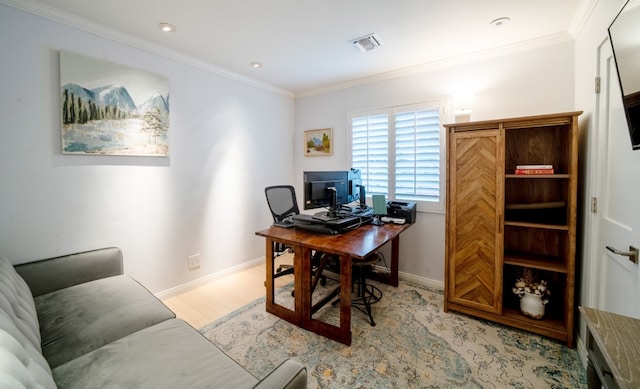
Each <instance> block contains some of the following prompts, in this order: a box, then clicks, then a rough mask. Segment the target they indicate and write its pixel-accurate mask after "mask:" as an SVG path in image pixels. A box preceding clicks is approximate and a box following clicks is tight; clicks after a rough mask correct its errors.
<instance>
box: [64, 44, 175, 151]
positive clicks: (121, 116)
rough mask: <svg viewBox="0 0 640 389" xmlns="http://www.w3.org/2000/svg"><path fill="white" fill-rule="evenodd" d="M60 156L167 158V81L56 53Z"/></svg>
mask: <svg viewBox="0 0 640 389" xmlns="http://www.w3.org/2000/svg"><path fill="white" fill-rule="evenodd" d="M60 86H61V100H60V102H61V109H62V152H63V153H64V154H85V155H89V154H90V155H135V156H168V155H169V80H168V79H167V78H166V77H164V76H161V75H158V74H154V73H151V72H147V71H144V70H139V69H134V68H131V67H127V66H123V65H118V64H115V63H111V62H107V61H101V60H98V59H94V58H90V57H86V56H83V55H79V54H75V53H70V52H65V51H61V52H60Z"/></svg>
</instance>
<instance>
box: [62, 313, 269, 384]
mask: <svg viewBox="0 0 640 389" xmlns="http://www.w3.org/2000/svg"><path fill="white" fill-rule="evenodd" d="M53 377H54V378H55V381H56V384H57V385H58V387H59V388H150V389H159V388H171V389H173V388H233V389H238V388H251V387H253V386H254V385H255V384H256V383H257V382H258V380H257V379H256V378H255V377H253V376H252V375H251V374H249V373H248V372H247V371H246V370H244V369H243V368H242V367H241V366H240V365H238V364H237V363H236V362H235V361H233V360H232V359H230V358H229V357H228V356H227V355H226V354H224V353H223V352H222V351H221V350H220V349H219V348H217V347H216V346H214V345H213V344H212V343H211V342H209V341H208V340H207V339H206V338H204V337H203V336H202V335H201V334H200V333H199V332H198V331H196V330H194V329H193V327H191V326H189V325H188V324H187V323H185V322H184V321H182V320H180V319H173V320H167V321H164V322H162V323H159V324H156V325H154V326H152V327H149V328H145V329H143V330H141V331H138V332H136V333H134V334H131V335H129V336H127V337H124V338H122V339H120V340H117V341H115V342H113V343H110V344H107V345H105V346H103V347H100V348H99V349H97V350H94V351H92V352H90V353H88V354H86V355H83V356H81V357H79V358H77V359H74V360H73V361H70V362H67V363H65V364H63V365H61V366H58V367H56V368H54V369H53Z"/></svg>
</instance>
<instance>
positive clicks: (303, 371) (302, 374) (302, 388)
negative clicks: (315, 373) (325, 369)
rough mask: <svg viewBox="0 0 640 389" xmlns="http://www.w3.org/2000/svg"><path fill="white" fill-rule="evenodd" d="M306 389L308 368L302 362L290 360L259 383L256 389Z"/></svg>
mask: <svg viewBox="0 0 640 389" xmlns="http://www.w3.org/2000/svg"><path fill="white" fill-rule="evenodd" d="M272 388H286V389H306V388H307V368H306V367H304V365H302V364H301V363H300V362H297V361H294V360H292V359H288V360H286V361H284V362H282V363H281V364H280V366H278V367H276V368H275V370H273V371H272V372H271V373H269V375H268V376H266V377H264V378H263V379H262V380H261V381H260V382H258V383H257V384H256V385H255V386H254V389H272Z"/></svg>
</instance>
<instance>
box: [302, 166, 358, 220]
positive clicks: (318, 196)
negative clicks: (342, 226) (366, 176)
mask: <svg viewBox="0 0 640 389" xmlns="http://www.w3.org/2000/svg"><path fill="white" fill-rule="evenodd" d="M302 186H303V188H304V202H303V206H304V209H313V208H329V207H330V208H331V209H330V211H334V212H335V211H336V209H337V208H340V205H342V204H348V203H350V202H353V201H356V200H358V199H360V193H361V191H362V192H364V188H361V186H362V179H361V174H360V170H358V169H351V170H342V171H306V172H303V173H302Z"/></svg>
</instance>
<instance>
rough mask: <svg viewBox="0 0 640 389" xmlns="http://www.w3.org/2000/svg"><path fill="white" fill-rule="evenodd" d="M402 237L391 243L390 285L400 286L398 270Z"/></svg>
mask: <svg viewBox="0 0 640 389" xmlns="http://www.w3.org/2000/svg"><path fill="white" fill-rule="evenodd" d="M399 257H400V235H398V236H396V237H395V238H393V240H392V241H391V274H390V275H389V284H390V285H391V286H395V287H397V286H398V270H399V264H400V258H399Z"/></svg>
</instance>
